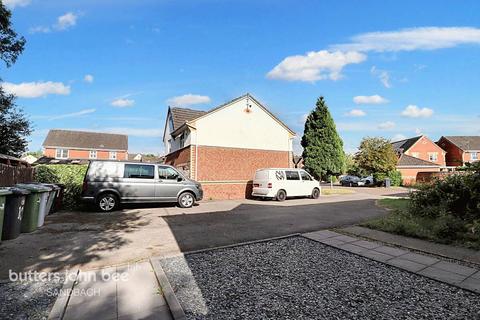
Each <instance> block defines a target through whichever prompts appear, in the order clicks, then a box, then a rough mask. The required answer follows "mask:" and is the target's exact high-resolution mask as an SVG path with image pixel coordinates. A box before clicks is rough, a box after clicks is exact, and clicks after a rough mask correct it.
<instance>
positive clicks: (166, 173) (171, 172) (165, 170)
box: [158, 166, 179, 180]
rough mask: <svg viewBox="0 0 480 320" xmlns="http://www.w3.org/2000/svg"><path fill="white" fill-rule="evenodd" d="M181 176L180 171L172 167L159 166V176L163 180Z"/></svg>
mask: <svg viewBox="0 0 480 320" xmlns="http://www.w3.org/2000/svg"><path fill="white" fill-rule="evenodd" d="M178 177H179V174H178V172H177V171H176V170H175V169H172V168H170V167H163V166H159V167H158V178H159V179H161V180H176V179H177V178H178Z"/></svg>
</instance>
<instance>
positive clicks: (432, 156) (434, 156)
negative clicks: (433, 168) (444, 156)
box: [428, 152, 438, 162]
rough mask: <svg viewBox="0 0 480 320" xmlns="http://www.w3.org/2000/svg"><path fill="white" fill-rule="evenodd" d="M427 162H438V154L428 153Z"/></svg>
mask: <svg viewBox="0 0 480 320" xmlns="http://www.w3.org/2000/svg"><path fill="white" fill-rule="evenodd" d="M428 160H430V161H432V162H435V161H437V160H438V153H437V152H429V153H428Z"/></svg>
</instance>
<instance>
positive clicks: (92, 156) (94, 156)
mask: <svg viewBox="0 0 480 320" xmlns="http://www.w3.org/2000/svg"><path fill="white" fill-rule="evenodd" d="M88 158H89V159H97V150H90V153H89V154H88Z"/></svg>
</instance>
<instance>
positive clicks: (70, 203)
mask: <svg viewBox="0 0 480 320" xmlns="http://www.w3.org/2000/svg"><path fill="white" fill-rule="evenodd" d="M86 171H87V165H69V164H53V165H39V166H37V167H36V170H35V180H36V181H37V182H43V183H61V184H64V185H65V195H64V198H63V206H64V207H65V208H67V209H76V208H78V207H79V206H80V204H81V201H80V196H81V193H82V184H83V177H84V176H85V172H86Z"/></svg>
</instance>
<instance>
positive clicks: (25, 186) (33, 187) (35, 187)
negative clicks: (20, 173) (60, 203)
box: [15, 183, 52, 193]
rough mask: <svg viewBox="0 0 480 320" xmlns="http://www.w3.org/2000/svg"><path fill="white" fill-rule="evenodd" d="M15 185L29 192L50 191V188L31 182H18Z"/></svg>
mask: <svg viewBox="0 0 480 320" xmlns="http://www.w3.org/2000/svg"><path fill="white" fill-rule="evenodd" d="M15 186H16V187H19V188H22V189H27V190H29V191H30V192H31V193H39V192H48V191H51V190H52V189H51V188H49V187H47V186H44V185H41V184H33V183H18V184H17V185H15Z"/></svg>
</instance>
